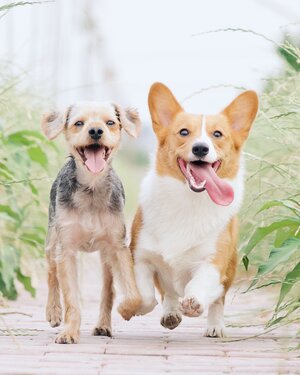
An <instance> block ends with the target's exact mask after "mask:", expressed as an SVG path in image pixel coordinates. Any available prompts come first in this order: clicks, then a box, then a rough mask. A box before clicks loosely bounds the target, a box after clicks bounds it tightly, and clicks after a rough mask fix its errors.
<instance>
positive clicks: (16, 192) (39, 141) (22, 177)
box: [0, 66, 57, 299]
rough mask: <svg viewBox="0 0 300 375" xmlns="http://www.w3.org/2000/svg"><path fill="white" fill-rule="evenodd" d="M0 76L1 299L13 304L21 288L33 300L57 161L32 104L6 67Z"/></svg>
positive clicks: (26, 93) (34, 105) (38, 110)
mask: <svg viewBox="0 0 300 375" xmlns="http://www.w3.org/2000/svg"><path fill="white" fill-rule="evenodd" d="M0 71H1V72H2V73H1V75H0V233H1V237H0V293H2V294H3V295H4V296H5V297H7V298H10V299H15V298H16V297H17V294H18V292H17V290H18V288H17V285H18V284H19V283H21V284H23V285H24V287H25V289H26V290H27V291H29V292H30V293H31V294H32V295H34V294H35V289H34V287H33V286H32V283H31V275H32V274H33V273H34V270H35V269H36V266H37V260H39V259H41V258H42V257H43V244H44V238H45V228H46V220H47V206H46V202H47V199H46V198H45V194H47V193H46V191H47V190H48V189H47V188H46V184H45V180H48V173H49V168H50V167H51V163H50V162H49V160H52V161H55V160H56V159H57V158H56V149H55V146H53V145H52V144H50V143H48V142H47V141H46V140H45V139H44V137H43V136H42V134H41V133H40V130H39V123H40V108H39V105H38V104H37V103H36V99H35V98H34V97H33V96H30V94H29V92H28V91H25V90H21V89H18V88H17V86H16V82H17V81H16V80H15V76H14V75H10V74H9V70H8V69H7V67H3V66H1V70H0ZM52 163H53V162H52ZM48 184H49V182H48ZM48 184H47V185H48Z"/></svg>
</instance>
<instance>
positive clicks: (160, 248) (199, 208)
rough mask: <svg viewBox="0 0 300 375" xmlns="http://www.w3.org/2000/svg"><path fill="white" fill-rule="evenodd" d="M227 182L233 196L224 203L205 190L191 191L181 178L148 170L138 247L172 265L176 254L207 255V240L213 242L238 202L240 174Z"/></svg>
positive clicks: (236, 209) (239, 196)
mask: <svg viewBox="0 0 300 375" xmlns="http://www.w3.org/2000/svg"><path fill="white" fill-rule="evenodd" d="M231 184H232V186H233V188H234V191H235V198H234V201H233V202H232V203H231V205H229V206H226V207H224V206H219V205H216V204H215V203H214V202H212V201H211V199H210V198H209V196H208V194H207V193H206V191H204V192H201V193H195V192H192V191H191V190H190V189H189V188H188V186H187V185H186V184H184V183H182V182H181V181H178V180H176V179H174V178H171V177H160V176H157V175H156V174H155V173H154V172H150V173H149V175H148V176H147V177H146V178H145V180H144V182H143V186H142V195H141V207H142V212H143V223H144V225H143V228H142V230H141V233H140V235H139V241H138V249H139V248H141V249H143V252H145V251H146V252H147V251H151V252H153V251H155V252H156V253H159V254H160V255H161V256H162V257H163V259H165V260H166V261H167V262H168V263H174V265H175V264H177V262H178V256H179V255H180V256H184V255H186V256H187V258H189V259H191V258H195V257H196V259H198V260H200V259H201V258H202V257H206V256H207V255H209V254H210V253H211V252H212V251H214V248H212V247H214V246H210V245H209V244H214V243H215V242H216V240H217V238H218V236H219V234H220V233H221V232H222V231H223V229H224V228H225V226H226V225H227V223H228V222H229V220H230V219H231V217H232V216H233V215H234V214H236V212H237V211H238V208H239V206H240V202H241V199H242V178H240V179H239V178H238V179H237V180H236V181H233V182H231ZM193 248H197V250H195V251H193ZM199 249H200V250H199ZM196 259H193V260H194V261H195V260H196ZM181 260H183V258H181Z"/></svg>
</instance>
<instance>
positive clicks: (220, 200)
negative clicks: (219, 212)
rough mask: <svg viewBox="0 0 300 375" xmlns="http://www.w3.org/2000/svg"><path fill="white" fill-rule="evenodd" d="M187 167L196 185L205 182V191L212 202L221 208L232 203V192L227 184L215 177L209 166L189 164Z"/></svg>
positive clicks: (205, 164) (212, 169)
mask: <svg viewBox="0 0 300 375" xmlns="http://www.w3.org/2000/svg"><path fill="white" fill-rule="evenodd" d="M189 166H190V171H191V173H192V175H193V177H194V179H195V182H196V183H197V184H199V183H201V182H202V181H204V180H206V184H205V189H206V191H207V193H208V195H209V196H210V198H211V200H212V201H214V202H215V203H216V204H219V205H221V206H228V205H229V204H230V203H231V202H232V201H233V198H234V192H233V189H232V187H231V186H230V185H229V183H228V182H226V181H224V180H223V179H221V178H219V177H218V176H217V174H216V172H215V170H214V168H213V167H212V165H211V164H209V163H203V164H201V165H195V164H193V163H190V164H189ZM190 183H191V181H190Z"/></svg>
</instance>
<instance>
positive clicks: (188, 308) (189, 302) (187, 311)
mask: <svg viewBox="0 0 300 375" xmlns="http://www.w3.org/2000/svg"><path fill="white" fill-rule="evenodd" d="M203 310H204V308H203V305H202V304H201V303H200V302H198V300H197V299H196V298H195V297H185V298H184V299H183V300H182V301H181V311H182V313H183V315H185V316H189V317H190V318H195V317H197V316H200V315H201V314H202V313H203Z"/></svg>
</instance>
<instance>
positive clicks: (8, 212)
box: [0, 205, 21, 222]
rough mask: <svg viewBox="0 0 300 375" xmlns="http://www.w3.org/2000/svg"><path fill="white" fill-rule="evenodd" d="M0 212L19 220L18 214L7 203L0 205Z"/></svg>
mask: <svg viewBox="0 0 300 375" xmlns="http://www.w3.org/2000/svg"><path fill="white" fill-rule="evenodd" d="M1 213H4V214H5V216H6V215H7V217H9V218H11V219H13V220H15V221H18V222H19V221H20V220H21V217H20V214H19V213H18V212H16V211H14V210H13V209H12V208H10V207H9V206H7V205H0V214H1Z"/></svg>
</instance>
